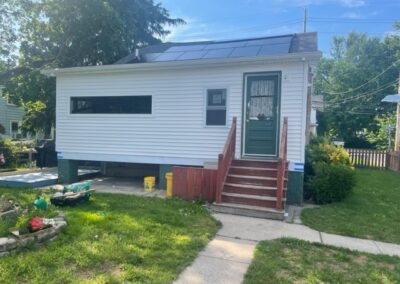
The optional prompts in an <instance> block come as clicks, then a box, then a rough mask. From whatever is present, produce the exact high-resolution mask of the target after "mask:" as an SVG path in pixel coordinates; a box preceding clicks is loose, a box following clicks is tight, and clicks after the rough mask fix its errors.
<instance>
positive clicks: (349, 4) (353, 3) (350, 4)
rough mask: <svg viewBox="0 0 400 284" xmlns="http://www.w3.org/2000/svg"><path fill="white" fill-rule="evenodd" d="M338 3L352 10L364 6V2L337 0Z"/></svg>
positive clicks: (362, 0) (360, 0)
mask: <svg viewBox="0 0 400 284" xmlns="http://www.w3.org/2000/svg"><path fill="white" fill-rule="evenodd" d="M339 2H340V3H341V4H342V5H343V6H346V7H350V8H354V7H361V6H364V5H365V0H339Z"/></svg>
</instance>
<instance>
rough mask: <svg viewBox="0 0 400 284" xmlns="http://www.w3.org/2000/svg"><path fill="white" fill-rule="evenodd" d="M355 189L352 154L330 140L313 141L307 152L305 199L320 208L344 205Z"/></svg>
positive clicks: (316, 139)
mask: <svg viewBox="0 0 400 284" xmlns="http://www.w3.org/2000/svg"><path fill="white" fill-rule="evenodd" d="M354 185H355V172H354V168H353V167H352V165H351V162H350V158H349V154H348V153H347V152H346V150H345V149H344V148H342V147H337V146H334V145H331V144H330V143H329V140H328V139H327V138H313V139H312V140H311V143H310V145H309V146H308V147H307V150H306V165H305V190H304V195H305V196H304V197H305V199H310V200H312V201H314V202H315V203H317V204H324V203H331V202H336V201H341V200H342V199H344V198H345V197H346V196H347V195H348V194H349V193H350V192H351V190H352V188H353V187H354Z"/></svg>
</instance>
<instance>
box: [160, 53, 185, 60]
mask: <svg viewBox="0 0 400 284" xmlns="http://www.w3.org/2000/svg"><path fill="white" fill-rule="evenodd" d="M182 54H183V52H165V53H162V54H161V55H160V56H158V57H157V58H155V59H154V61H173V60H176V59H177V58H178V57H179V56H181V55H182Z"/></svg>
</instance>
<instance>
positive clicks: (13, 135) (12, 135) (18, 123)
mask: <svg viewBox="0 0 400 284" xmlns="http://www.w3.org/2000/svg"><path fill="white" fill-rule="evenodd" d="M13 123H17V125H18V130H17V132H13V130H12V125H13ZM21 126H22V121H20V120H10V136H11V137H12V138H13V139H16V138H17V136H18V134H20V135H21V136H22V130H21Z"/></svg>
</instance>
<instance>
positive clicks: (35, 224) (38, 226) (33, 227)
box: [28, 217, 45, 232]
mask: <svg viewBox="0 0 400 284" xmlns="http://www.w3.org/2000/svg"><path fill="white" fill-rule="evenodd" d="M44 227H45V224H44V223H43V218H40V217H34V218H32V219H31V220H30V221H29V222H28V229H29V231H31V232H36V231H39V230H43V229H44Z"/></svg>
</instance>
